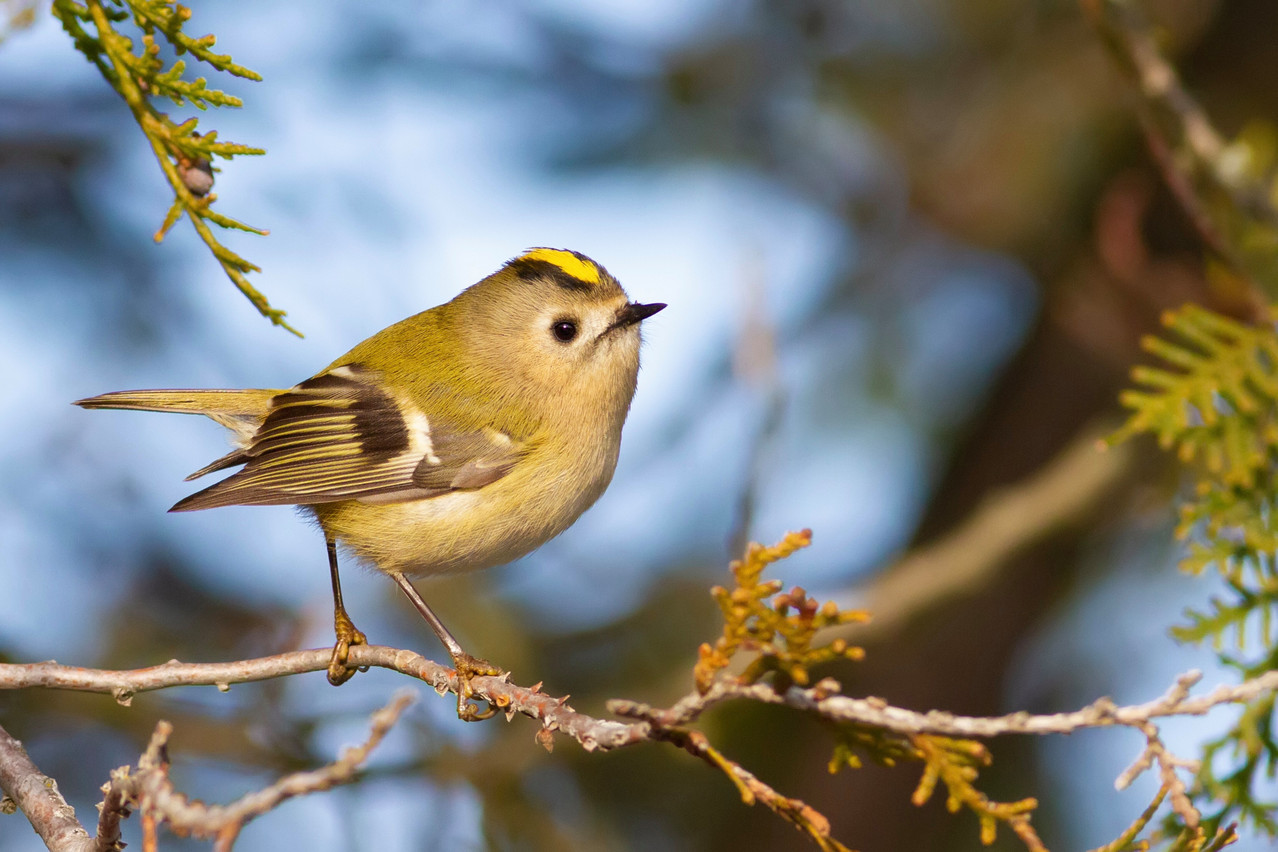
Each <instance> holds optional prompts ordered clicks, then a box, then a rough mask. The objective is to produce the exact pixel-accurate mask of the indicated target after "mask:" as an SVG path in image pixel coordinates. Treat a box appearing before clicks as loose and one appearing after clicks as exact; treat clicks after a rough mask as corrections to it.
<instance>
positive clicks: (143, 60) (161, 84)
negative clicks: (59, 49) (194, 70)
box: [53, 0, 298, 334]
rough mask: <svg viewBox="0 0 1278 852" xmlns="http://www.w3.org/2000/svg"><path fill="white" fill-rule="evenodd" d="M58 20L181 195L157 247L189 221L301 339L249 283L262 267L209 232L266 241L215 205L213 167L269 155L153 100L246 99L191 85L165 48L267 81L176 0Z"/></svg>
mask: <svg viewBox="0 0 1278 852" xmlns="http://www.w3.org/2000/svg"><path fill="white" fill-rule="evenodd" d="M53 15H54V17H56V18H57V19H58V21H59V22H60V23H61V24H62V28H63V29H64V30H66V32H67V34H68V35H70V36H71V39H72V42H73V43H74V45H75V48H76V49H77V50H78V51H80V52H81V53H82V54H84V56H85V58H87V59H88V60H89V62H91V63H93V65H94V67H96V68H97V69H98V72H99V73H101V74H102V76H103V78H104V79H105V80H106V81H107V83H108V84H110V86H111V88H113V89H115V91H116V92H117V93H119V95H120V97H122V98H123V99H124V102H125V103H126V104H128V107H129V110H130V112H132V113H133V118H134V120H135V121H136V122H137V123H138V127H139V128H141V130H142V133H143V134H144V135H145V136H146V138H147V141H149V142H150V143H151V150H152V151H153V152H154V153H155V157H156V159H157V160H158V161H159V164H160V169H161V170H162V171H163V172H164V176H165V179H166V180H167V181H168V183H169V186H170V188H171V189H172V190H173V203H172V204H171V205H170V206H169V210H168V213H167V214H166V215H165V217H164V220H163V222H162V223H161V225H160V228H159V230H158V231H156V233H155V240H156V242H160V241H162V240H163V239H164V237H165V235H166V234H167V233H168V232H169V229H170V228H172V227H173V226H174V225H175V224H177V222H178V220H179V219H181V218H182V216H183V215H185V216H186V217H187V218H189V219H190V220H191V224H192V225H193V226H194V227H195V230H196V233H198V234H199V236H200V239H202V240H203V241H204V243H205V245H207V246H208V247H209V250H210V251H211V252H212V253H213V257H214V258H215V259H216V260H217V262H218V263H219V264H220V265H221V267H222V269H223V271H224V272H225V273H226V275H227V277H229V278H230V279H231V282H232V283H233V284H235V286H236V287H237V288H238V289H239V291H240V292H241V293H243V294H244V296H245V297H247V298H248V300H249V301H250V302H251V303H252V304H253V306H254V307H255V308H257V310H258V311H259V312H260V313H261V314H262V315H263V316H265V317H266V318H267V319H269V320H270V321H271V322H272V323H274V324H275V325H278V326H282V327H283V328H285V329H287V330H289V331H291V332H293V333H294V334H298V332H297V330H296V329H294V328H292V327H291V326H290V325H289V324H288V323H287V322H285V320H284V316H285V313H284V311H282V310H279V309H277V308H273V307H272V306H271V304H270V302H268V301H267V299H266V297H265V296H264V295H262V293H260V292H259V291H258V290H257V288H255V287H254V286H253V285H252V284H250V283H249V280H248V277H247V276H248V274H249V273H250V272H260V271H261V269H260V268H259V267H258V266H256V265H255V264H253V263H251V262H249V261H248V260H246V259H245V258H243V257H241V256H240V255H238V254H236V253H235V252H233V251H231V250H230V249H229V248H227V247H226V246H225V245H223V244H222V243H221V241H219V240H218V238H217V236H216V235H215V234H214V232H213V230H212V228H210V227H209V225H210V224H213V225H217V226H219V227H221V228H227V229H230V230H237V231H248V232H250V233H254V234H260V235H263V236H264V235H266V233H267V232H266V231H265V230H262V229H260V228H254V227H252V226H250V225H246V224H244V223H243V222H240V221H239V220H237V219H233V218H231V217H229V216H225V215H223V214H221V213H219V212H217V211H215V210H214V209H213V206H212V205H213V203H214V202H215V201H216V200H217V196H216V195H215V194H214V193H212V192H211V191H210V190H211V189H212V187H213V175H214V172H217V171H219V169H217V168H216V167H214V166H213V161H214V160H215V159H216V158H219V157H220V158H222V159H225V160H230V159H232V158H233V157H235V156H237V155H260V154H265V153H266V151H265V150H263V149H262V148H253V147H250V146H248V145H240V144H238V143H234V142H223V141H221V140H219V139H218V136H217V131H215V130H214V131H210V132H207V133H201V132H200V131H198V130H197V124H198V119H196V118H194V117H192V118H188V119H186V120H185V121H182V122H180V123H179V122H176V121H174V120H173V119H172V118H170V117H169V116H168V115H167V114H166V113H163V112H160V110H159V109H157V108H156V106H155V104H154V102H153V101H154V99H155V98H159V97H163V98H168V99H169V100H170V101H172V102H173V103H174V104H176V105H177V106H186V105H188V104H189V105H190V106H194V107H195V108H196V109H198V110H201V111H204V110H207V109H208V108H209V107H210V106H213V107H239V106H242V105H243V102H242V101H241V100H240V99H239V98H238V97H236V96H234V95H231V94H228V93H226V92H223V91H221V90H219V89H215V88H210V87H209V85H208V81H207V80H206V79H205V78H204V77H196V78H195V79H189V78H188V73H187V72H188V69H187V63H186V60H185V59H181V58H178V59H176V60H174V61H173V64H172V65H169V66H168V67H167V68H166V67H165V58H164V57H163V56H162V53H164V46H167V47H168V48H169V49H170V50H171V51H172V52H173V53H174V54H175V55H176V56H178V57H182V56H189V57H191V59H193V60H194V61H196V62H200V63H204V64H205V65H208V66H209V67H211V68H213V69H214V70H217V71H222V72H225V73H227V74H230V75H232V76H234V77H240V78H242V79H246V80H254V81H258V80H261V79H262V78H261V75H259V74H258V73H257V72H256V71H252V70H250V69H248V68H246V67H244V66H242V65H238V64H236V63H235V62H234V61H233V60H232V59H231V57H230V56H229V55H227V54H220V53H216V52H214V50H213V47H214V45H215V44H216V43H217V38H216V37H215V36H213V35H204V36H199V37H192V36H190V35H188V34H187V33H185V32H183V29H182V28H183V26H184V25H185V24H186V23H187V21H188V20H189V19H190V17H191V10H190V9H189V8H187V7H186V6H183V5H181V4H180V3H177V2H175V1H174V0H85V2H84V3H79V2H75V0H53ZM126 22H127V23H130V24H131V25H132V27H133V28H134V31H133V34H132V35H126V34H125V33H123V32H121V30H120V25H122V24H125V23H126ZM139 35H140V39H139ZM139 41H140V45H141V46H140V48H139V47H138V42H139Z"/></svg>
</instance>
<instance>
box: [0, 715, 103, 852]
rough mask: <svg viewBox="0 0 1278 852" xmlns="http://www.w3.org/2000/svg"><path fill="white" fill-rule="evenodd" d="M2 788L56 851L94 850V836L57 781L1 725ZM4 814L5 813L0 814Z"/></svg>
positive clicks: (78, 851)
mask: <svg viewBox="0 0 1278 852" xmlns="http://www.w3.org/2000/svg"><path fill="white" fill-rule="evenodd" d="M0 791H3V792H4V795H5V796H7V797H8V798H9V799H11V800H12V801H13V803H14V804H15V805H17V807H18V809H19V810H21V811H22V812H23V813H24V814H26V816H27V819H28V820H30V821H31V827H32V828H34V829H35V831H36V834H38V835H40V839H41V840H43V841H44V844H45V845H46V846H48V847H49V849H51V850H54V852H93V850H94V849H95V844H94V842H93V838H91V837H89V833H88V832H87V831H85V830H84V826H82V825H81V824H80V821H79V820H78V819H76V816H75V809H74V808H72V807H71V806H70V805H69V804H67V800H66V799H64V798H62V794H61V793H59V792H58V785H57V782H55V781H54V780H53V779H52V778H50V777H48V776H47V775H45V774H44V773H43V772H41V771H40V770H39V769H38V768H36V765H35V764H34V763H32V762H31V757H30V756H29V755H28V754H27V750H26V749H24V748H23V747H22V743H20V742H18V741H17V740H15V739H14V738H13V737H12V736H10V735H9V732H8V731H6V730H5V729H4V728H0ZM0 818H3V817H0Z"/></svg>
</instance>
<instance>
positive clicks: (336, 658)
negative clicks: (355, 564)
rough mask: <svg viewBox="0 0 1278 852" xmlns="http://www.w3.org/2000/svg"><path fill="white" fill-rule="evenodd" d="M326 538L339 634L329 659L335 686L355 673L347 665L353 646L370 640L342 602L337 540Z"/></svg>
mask: <svg viewBox="0 0 1278 852" xmlns="http://www.w3.org/2000/svg"><path fill="white" fill-rule="evenodd" d="M324 540H325V542H326V543H327V544H328V571H329V574H331V575H332V577H333V631H334V632H335V633H336V634H337V643H336V644H335V645H333V656H332V658H331V659H330V660H329V661H328V682H329V683H331V684H333V686H341V685H342V684H344V683H346V681H348V680H350V679H351V678H352V677H354V675H355V671H356V669H355V667H354V666H348V665H346V659H347V657H348V656H349V655H350V651H351V646H352V645H363V644H365V643H366V642H367V641H368V640H367V639H366V638H365V636H364V634H363V633H362V632H361V631H359V630H357V629H356V628H355V624H354V622H352V621H351V617H350V616H349V615H347V614H346V607H345V606H344V605H343V604H342V581H341V579H340V578H339V577H338V576H337V542H336V541H334V540H333V537H332V536H329V535H326V536H325V537H324Z"/></svg>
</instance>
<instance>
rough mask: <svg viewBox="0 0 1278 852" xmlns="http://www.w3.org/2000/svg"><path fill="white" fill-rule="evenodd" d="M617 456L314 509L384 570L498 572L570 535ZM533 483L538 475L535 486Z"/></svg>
mask: <svg viewBox="0 0 1278 852" xmlns="http://www.w3.org/2000/svg"><path fill="white" fill-rule="evenodd" d="M616 458H617V457H616V452H615V451H614V452H612V453H611V454H608V455H605V456H604V457H603V458H601V459H600V463H599V464H597V465H594V466H592V467H593V469H590V468H587V469H581V468H578V470H576V471H574V472H573V473H574V474H576V475H575V476H574V475H572V474H568V475H563V474H561V475H554V474H552V473H551V472H549V471H546V470H545V469H544V468H543V469H542V470H540V471H535V470H522V471H521V470H516V471H514V472H512V473H511V474H510V475H509V476H507V477H504V478H502V479H500V480H498V481H496V482H494V483H492V484H491V485H487V486H485V487H483V488H480V489H477V490H474V491H454V492H452V493H449V494H442V495H440V496H438V497H430V498H427V499H424V500H413V501H407V502H403V503H391V504H380V505H374V504H368V503H360V502H358V501H355V500H347V501H344V502H341V503H327V504H322V505H317V506H313V507H311V508H312V509H313V511H314V512H315V516H316V518H317V520H318V521H319V523H320V526H322V527H323V528H324V530H325V531H326V532H327V533H328V534H329V535H332V536H334V537H335V538H337V540H338V541H339V542H341V543H342V544H344V545H345V546H346V547H348V548H349V549H350V550H352V551H354V553H355V554H356V555H357V556H358V557H359V558H360V559H361V560H362V561H364V562H367V563H368V564H370V565H372V566H373V567H375V568H377V569H379V570H381V571H385V572H387V573H392V574H404V575H406V576H409V577H425V576H429V575H432V574H444V573H452V572H458V571H470V570H474V569H478V568H491V567H493V566H495V565H504V564H505V563H507V562H511V561H513V560H515V559H518V558H519V557H521V556H523V555H525V554H527V553H529V552H531V551H533V550H535V549H536V548H538V547H540V546H541V545H542V544H545V543H546V542H547V541H549V540H550V539H551V538H554V537H555V536H557V535H559V533H561V532H563V531H564V530H565V529H567V528H568V527H569V526H570V525H571V524H572V523H573V521H575V520H577V518H578V516H580V515H581V513H582V512H584V511H585V510H586V509H588V508H589V507H590V506H591V505H592V504H593V503H594V502H595V501H596V500H597V499H599V496H600V495H601V494H602V493H603V492H604V489H605V488H607V487H608V483H609V481H610V480H611V479H612V474H613V470H614V469H615V467H616ZM525 477H535V482H533V481H531V480H529V479H525ZM530 485H535V487H530ZM530 494H531V495H532V497H531V498H527V495H530Z"/></svg>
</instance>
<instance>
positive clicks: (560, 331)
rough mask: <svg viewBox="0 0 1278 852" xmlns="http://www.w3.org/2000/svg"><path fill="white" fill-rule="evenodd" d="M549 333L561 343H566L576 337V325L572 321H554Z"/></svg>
mask: <svg viewBox="0 0 1278 852" xmlns="http://www.w3.org/2000/svg"><path fill="white" fill-rule="evenodd" d="M550 333H551V334H553V335H554V336H555V339H556V340H558V341H560V342H561V343H567V342H568V341H570V340H572V339H573V338H574V337H576V336H577V323H575V322H573V321H572V320H555V322H554V324H553V325H551V326H550Z"/></svg>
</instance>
